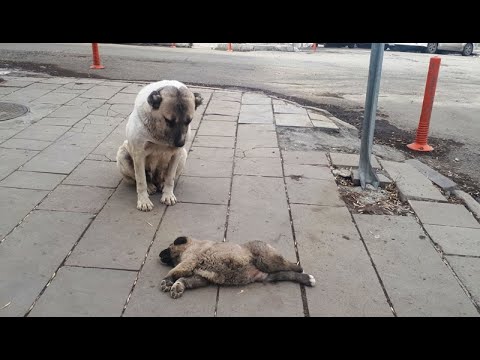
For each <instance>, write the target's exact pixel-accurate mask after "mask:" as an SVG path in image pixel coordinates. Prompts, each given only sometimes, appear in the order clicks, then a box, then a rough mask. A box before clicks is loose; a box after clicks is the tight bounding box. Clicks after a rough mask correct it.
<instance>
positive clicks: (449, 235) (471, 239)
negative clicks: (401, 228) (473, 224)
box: [424, 225, 480, 257]
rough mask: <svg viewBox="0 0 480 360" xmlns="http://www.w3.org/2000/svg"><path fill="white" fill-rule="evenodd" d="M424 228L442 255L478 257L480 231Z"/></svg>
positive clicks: (479, 251)
mask: <svg viewBox="0 0 480 360" xmlns="http://www.w3.org/2000/svg"><path fill="white" fill-rule="evenodd" d="M424 227H425V230H427V232H428V235H430V237H431V238H432V240H433V242H435V243H436V244H437V245H439V246H440V247H441V248H442V251H443V252H444V253H446V254H455V255H465V256H478V257H480V229H472V228H459V227H454V226H440V225H424Z"/></svg>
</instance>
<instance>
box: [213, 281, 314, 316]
mask: <svg viewBox="0 0 480 360" xmlns="http://www.w3.org/2000/svg"><path fill="white" fill-rule="evenodd" d="M239 316H241V317H245V316H246V317H255V316H258V317H303V316H304V314H303V303H302V297H301V293H300V286H299V285H298V284H293V283H287V282H279V283H276V284H271V283H270V284H259V283H257V284H249V285H246V286H234V287H222V288H220V293H219V297H218V305H217V317H239Z"/></svg>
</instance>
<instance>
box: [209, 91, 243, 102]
mask: <svg viewBox="0 0 480 360" xmlns="http://www.w3.org/2000/svg"><path fill="white" fill-rule="evenodd" d="M241 99H242V93H241V92H237V91H218V90H217V91H215V92H214V93H213V94H212V101H213V100H223V101H235V102H240V100H241Z"/></svg>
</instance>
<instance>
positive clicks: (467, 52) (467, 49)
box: [462, 43, 473, 56]
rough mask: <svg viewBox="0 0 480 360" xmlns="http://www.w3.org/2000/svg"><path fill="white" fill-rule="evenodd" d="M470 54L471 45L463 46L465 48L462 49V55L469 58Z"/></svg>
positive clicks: (471, 51)
mask: <svg viewBox="0 0 480 360" xmlns="http://www.w3.org/2000/svg"><path fill="white" fill-rule="evenodd" d="M472 53H473V44H471V43H468V44H465V46H464V47H463V51H462V55H463V56H470V55H472Z"/></svg>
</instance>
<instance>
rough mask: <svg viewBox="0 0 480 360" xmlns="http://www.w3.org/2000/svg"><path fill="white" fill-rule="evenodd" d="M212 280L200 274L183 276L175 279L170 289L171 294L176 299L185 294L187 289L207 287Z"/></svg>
mask: <svg viewBox="0 0 480 360" xmlns="http://www.w3.org/2000/svg"><path fill="white" fill-rule="evenodd" d="M208 284H210V282H209V281H208V280H207V279H205V278H203V277H201V276H198V275H193V276H190V277H182V278H180V279H178V280H177V281H175V283H174V284H173V285H172V287H171V289H170V296H171V297H172V298H174V299H178V298H179V297H181V296H182V295H183V293H184V292H185V289H196V288H200V287H205V286H207V285H208Z"/></svg>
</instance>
